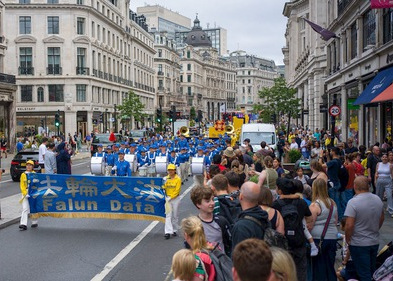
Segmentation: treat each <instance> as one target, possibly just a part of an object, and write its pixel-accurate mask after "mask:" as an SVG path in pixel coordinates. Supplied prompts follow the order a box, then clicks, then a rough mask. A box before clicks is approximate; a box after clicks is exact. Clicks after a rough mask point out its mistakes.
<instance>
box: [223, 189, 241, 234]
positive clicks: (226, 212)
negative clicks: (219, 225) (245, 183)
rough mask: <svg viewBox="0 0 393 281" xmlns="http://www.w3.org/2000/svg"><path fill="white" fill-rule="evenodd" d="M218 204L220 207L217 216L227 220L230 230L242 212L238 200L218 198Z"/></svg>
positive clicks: (228, 197) (226, 197)
mask: <svg viewBox="0 0 393 281" xmlns="http://www.w3.org/2000/svg"><path fill="white" fill-rule="evenodd" d="M218 203H219V205H220V211H219V214H220V215H221V216H223V217H225V218H226V219H227V221H228V222H229V225H230V227H231V228H232V227H233V226H234V224H235V222H236V221H237V218H238V216H239V214H240V213H241V212H242V207H241V206H240V201H239V199H238V198H234V197H232V196H225V197H218Z"/></svg>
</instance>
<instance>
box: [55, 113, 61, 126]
mask: <svg viewBox="0 0 393 281" xmlns="http://www.w3.org/2000/svg"><path fill="white" fill-rule="evenodd" d="M55 127H56V128H59V127H60V112H59V111H57V113H56V114H55Z"/></svg>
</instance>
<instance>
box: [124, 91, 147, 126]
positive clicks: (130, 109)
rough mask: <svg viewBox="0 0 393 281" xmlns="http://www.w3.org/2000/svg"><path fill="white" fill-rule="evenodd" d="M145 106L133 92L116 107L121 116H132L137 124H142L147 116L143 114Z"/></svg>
mask: <svg viewBox="0 0 393 281" xmlns="http://www.w3.org/2000/svg"><path fill="white" fill-rule="evenodd" d="M144 109H145V105H144V104H143V103H142V102H141V100H140V97H139V96H138V95H137V94H135V93H134V92H133V91H130V92H129V93H128V96H127V97H126V98H125V99H124V100H123V104H121V105H118V106H117V110H118V111H119V112H120V115H122V116H130V117H131V116H132V117H134V120H135V121H137V122H142V121H143V119H144V118H145V117H147V114H146V113H144V112H143V111H144Z"/></svg>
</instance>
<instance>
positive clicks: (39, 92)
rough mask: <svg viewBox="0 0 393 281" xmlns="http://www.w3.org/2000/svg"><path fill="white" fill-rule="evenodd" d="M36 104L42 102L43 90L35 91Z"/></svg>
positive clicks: (40, 88)
mask: <svg viewBox="0 0 393 281" xmlns="http://www.w3.org/2000/svg"><path fill="white" fill-rule="evenodd" d="M37 102H44V89H43V88H42V87H39V88H38V89H37Z"/></svg>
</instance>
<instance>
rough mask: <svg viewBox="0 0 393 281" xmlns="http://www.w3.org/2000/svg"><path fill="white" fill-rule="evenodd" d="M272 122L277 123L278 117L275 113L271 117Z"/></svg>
mask: <svg viewBox="0 0 393 281" xmlns="http://www.w3.org/2000/svg"><path fill="white" fill-rule="evenodd" d="M270 121H271V123H273V124H274V123H276V121H277V117H276V114H275V113H273V114H272V115H271V116H270Z"/></svg>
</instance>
